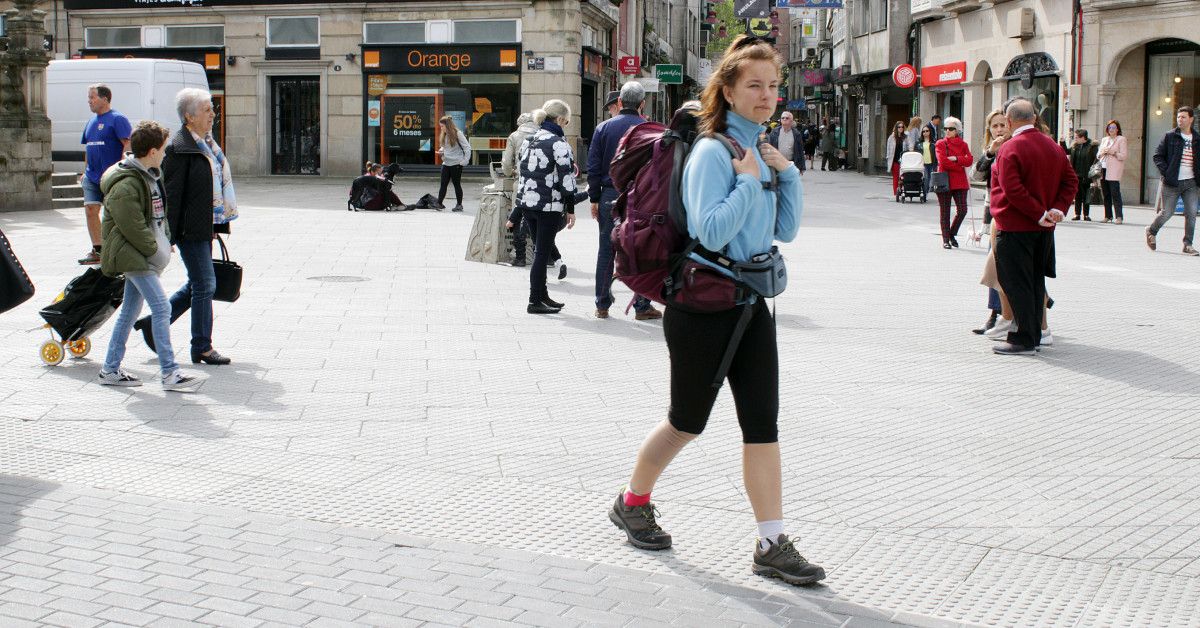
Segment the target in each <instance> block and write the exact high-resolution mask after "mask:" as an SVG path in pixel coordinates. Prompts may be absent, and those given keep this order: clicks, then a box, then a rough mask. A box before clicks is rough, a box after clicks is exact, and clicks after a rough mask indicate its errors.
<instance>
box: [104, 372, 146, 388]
mask: <svg viewBox="0 0 1200 628" xmlns="http://www.w3.org/2000/svg"><path fill="white" fill-rule="evenodd" d="M96 381H97V382H99V384H100V385H101V386H141V385H142V380H140V379H138V378H137V376H136V375H133V374H131V373H129V372H127V371H126V370H125V369H123V368H118V369H117V370H116V372H114V373H109V372H107V371H100V374H99V375H97V376H96Z"/></svg>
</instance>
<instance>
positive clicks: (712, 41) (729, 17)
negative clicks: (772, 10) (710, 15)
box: [705, 0, 746, 66]
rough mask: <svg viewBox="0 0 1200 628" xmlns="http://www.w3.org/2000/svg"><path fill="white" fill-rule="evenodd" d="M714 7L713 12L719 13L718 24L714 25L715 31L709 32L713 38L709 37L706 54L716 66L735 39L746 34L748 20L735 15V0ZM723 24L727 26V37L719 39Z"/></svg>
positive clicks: (727, 0)
mask: <svg viewBox="0 0 1200 628" xmlns="http://www.w3.org/2000/svg"><path fill="white" fill-rule="evenodd" d="M712 6H713V10H715V11H716V12H717V23H716V24H714V25H713V30H711V31H709V32H710V33H711V37H709V40H708V44H707V45H706V48H705V52H706V53H707V57H708V58H709V59H712V62H713V65H714V66H715V65H716V64H717V63H718V62H720V60H721V57H723V56H725V49H726V48H728V47H729V44H730V43H731V42H733V38H734V37H737V36H738V35H741V34H742V33H745V32H746V20H744V19H742V18H740V17H737V16H735V15H734V14H733V0H725V1H724V2H715V3H713V5H712ZM722 23H724V24H725V36H724V37H717V33H718V32H719V29H720V28H721V24H722Z"/></svg>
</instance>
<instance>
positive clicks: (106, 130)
mask: <svg viewBox="0 0 1200 628" xmlns="http://www.w3.org/2000/svg"><path fill="white" fill-rule="evenodd" d="M88 109H91V110H92V113H94V114H96V115H94V116H92V119H91V120H88V123H87V126H85V127H84V128H83V142H82V143H83V145H84V146H85V147H86V149H85V151H84V165H85V168H84V170H83V174H82V175H80V177H79V185H80V186H82V187H83V212H84V215H85V216H86V217H87V229H88V236H90V237H91V239H92V250H91V251H90V252H88V254H87V255H86V256H84V257H83V259H80V260H79V263H80V264H83V265H85V266H86V265H94V264H99V263H100V204H101V203H102V202H103V200H104V195H103V194H101V193H100V177H101V175H103V174H104V171H105V170H108V168H109V166H111V165H113V164H115V163H117V162H118V161H121V160H122V159H123V158H124V157H125V153H126V152H128V151H129V136H130V135H132V134H133V127H132V126H131V125H130V124H129V118H126V117H125V116H123V115H121V114H120V113H118V112H117V111H115V110H113V108H112V90H111V89H109V88H108V86H107V85H105V84H103V83H97V84H95V85H91V86H89V87H88Z"/></svg>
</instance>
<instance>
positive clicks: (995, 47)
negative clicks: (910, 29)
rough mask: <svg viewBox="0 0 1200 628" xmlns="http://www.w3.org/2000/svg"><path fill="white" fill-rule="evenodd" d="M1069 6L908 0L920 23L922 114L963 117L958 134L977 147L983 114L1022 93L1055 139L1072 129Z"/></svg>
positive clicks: (1035, 1)
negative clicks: (1069, 117)
mask: <svg viewBox="0 0 1200 628" xmlns="http://www.w3.org/2000/svg"><path fill="white" fill-rule="evenodd" d="M1073 4H1074V3H1073V2H1067V1H1064V0H1000V1H995V0H993V1H983V0H912V3H911V8H912V16H913V20H914V21H916V22H917V23H918V24H919V26H918V28H919V42H920V43H919V45H920V66H919V67H918V70H919V74H920V84H921V95H920V103H919V107H918V111H919V112H920V115H921V116H922V117H923V118H925V119H926V120H928V118H929V117H930V116H931V115H932V114H933V113H935V112H936V113H940V114H941V115H942V116H943V117H945V116H948V115H952V116H955V117H957V118H960V119H961V120H962V121H963V125H964V127H965V129H964V134H963V139H965V140H966V141H967V143H968V144H970V146H971V149H972V151H975V150H976V149H977V147H978V146H979V145H980V144H981V143H982V142H983V130H984V121H985V118H986V116H987V113H988V112H989V111H991V110H992V109H995V108H998V107H1000V105H1001V104H1002V103H1003V102H1004V101H1005V100H1007V99H1008V98H1011V97H1014V96H1025V97H1027V98H1029V99H1030V100H1031V101H1033V103H1034V104H1035V106H1036V107H1037V110H1038V114H1039V115H1040V116H1041V117H1042V121H1043V122H1045V123H1046V125H1047V126H1049V127H1050V130H1051V132H1052V133H1053V134H1054V137H1056V138H1057V137H1060V136H1062V135H1064V134H1066V133H1067V132H1069V130H1070V128H1071V124H1070V120H1068V119H1067V111H1068V109H1067V105H1066V103H1067V98H1068V92H1069V81H1070V78H1071V76H1070V75H1069V74H1068V72H1067V70H1069V69H1070V67H1071V63H1072V60H1073V59H1074V56H1073V47H1072V45H1073V44H1072V32H1073V30H1072V18H1073V15H1074V11H1073V7H1072V5H1073Z"/></svg>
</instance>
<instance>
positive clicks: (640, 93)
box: [587, 81, 662, 321]
mask: <svg viewBox="0 0 1200 628" xmlns="http://www.w3.org/2000/svg"><path fill="white" fill-rule="evenodd" d="M645 100H646V90H645V88H644V87H642V84H641V83H638V82H636V81H630V82H628V83H626V84H625V85H624V87H622V88H621V95H620V98H619V100H618V102H619V104H620V107H621V109H620V111H619V112H618V113H617V115H616V116H614V117H612V118H609V119H608V120H605V121H604V122H601V123H600V124H599V126H597V127H596V131H595V132H594V133H593V134H592V143H591V146H590V148H589V149H588V177H587V178H588V198H589V200H590V201H591V202H592V218H595V219H596V221H597V222H599V224H600V250H599V252H598V253H597V254H596V318H608V308H610V307H612V303H613V296H612V281H613V247H612V230H613V216H612V205H613V202H614V201H616V200H617V196H618V194H617V190H616V188H615V187H613V182H612V177H610V176H609V165H610V164H611V163H612V159H613V155H615V154H616V152H617V145H618V144H620V143H621V138H622V137H624V135H625V132H626V131H628V130H629V129H631V128H633V127H635V126H637V125H639V124H641V123H643V122H645V121H646V119H645V118H643V117H642V115H641V108H642V104H643V103H644V102H645ZM633 309H634V310H635V311H636V314H635V315H634V318H635V319H637V320H639V321H645V320H654V319H659V318H662V312H660V311H658V310H657V309H655V308H654V306H653V305H651V304H650V300H649V299H647V298H646V297H643V296H641V295H635V296H634V299H633Z"/></svg>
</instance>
